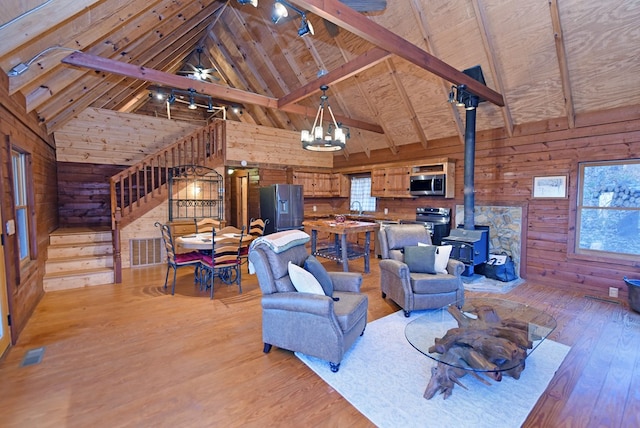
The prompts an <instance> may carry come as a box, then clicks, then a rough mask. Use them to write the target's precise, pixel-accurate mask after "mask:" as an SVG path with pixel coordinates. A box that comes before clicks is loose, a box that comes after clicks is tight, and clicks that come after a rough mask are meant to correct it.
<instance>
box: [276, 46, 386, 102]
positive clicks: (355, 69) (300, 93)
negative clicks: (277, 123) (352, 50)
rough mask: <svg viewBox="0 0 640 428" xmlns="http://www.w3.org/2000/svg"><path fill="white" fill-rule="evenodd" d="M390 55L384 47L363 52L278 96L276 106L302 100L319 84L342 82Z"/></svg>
mask: <svg viewBox="0 0 640 428" xmlns="http://www.w3.org/2000/svg"><path fill="white" fill-rule="evenodd" d="M390 56H391V54H390V53H389V52H387V51H385V50H384V49H380V48H373V49H371V50H370V51H369V52H365V53H363V54H362V55H360V56H359V57H357V58H355V59H354V60H352V61H349V62H348V63H346V64H342V65H341V66H340V67H338V68H336V69H335V70H332V71H330V72H329V73H327V74H325V75H324V76H322V77H320V78H318V79H317V80H314V81H313V82H310V83H308V84H306V85H304V86H303V87H301V88H298V89H296V90H295V91H293V92H291V93H289V94H287V95H285V96H284V97H282V98H280V99H279V100H278V106H279V107H280V108H282V107H284V106H286V105H289V104H293V103H296V102H298V101H300V100H303V99H305V98H307V97H309V96H311V95H313V94H316V93H318V92H320V86H322V85H333V84H335V83H338V82H342V81H343V80H345V79H348V78H350V77H352V76H353V75H355V74H357V73H360V72H362V71H363V70H366V69H368V68H370V67H373V66H374V65H376V64H379V63H380V62H381V61H384V60H385V59H387V58H388V57H390Z"/></svg>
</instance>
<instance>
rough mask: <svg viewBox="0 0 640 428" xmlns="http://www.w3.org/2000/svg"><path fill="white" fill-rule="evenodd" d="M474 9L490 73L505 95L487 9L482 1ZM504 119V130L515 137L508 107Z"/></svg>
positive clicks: (475, 0) (474, 3)
mask: <svg viewBox="0 0 640 428" xmlns="http://www.w3.org/2000/svg"><path fill="white" fill-rule="evenodd" d="M473 8H474V10H475V13H476V22H477V23H478V30H479V31H480V36H481V37H482V44H483V46H484V51H485V53H486V55H487V59H488V60H489V61H488V62H489V71H490V72H491V76H492V77H493V79H494V82H495V85H496V86H497V87H498V90H499V91H500V92H503V93H504V83H503V82H502V73H499V72H498V67H497V61H496V57H495V53H494V52H497V50H496V48H495V45H494V43H493V38H492V37H491V34H489V32H488V31H487V22H488V21H489V20H488V18H487V16H486V14H485V8H484V6H483V4H482V0H473ZM502 118H503V119H504V128H505V129H506V131H507V135H508V136H509V137H512V136H513V118H512V117H511V109H510V108H509V106H508V105H505V106H504V107H503V108H502Z"/></svg>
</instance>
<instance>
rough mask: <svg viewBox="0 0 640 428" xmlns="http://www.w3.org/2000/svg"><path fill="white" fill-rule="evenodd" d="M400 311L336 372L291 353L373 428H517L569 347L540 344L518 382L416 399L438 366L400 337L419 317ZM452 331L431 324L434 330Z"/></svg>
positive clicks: (467, 380) (469, 381) (473, 384)
mask: <svg viewBox="0 0 640 428" xmlns="http://www.w3.org/2000/svg"><path fill="white" fill-rule="evenodd" d="M433 313H434V311H414V312H412V313H411V317H410V318H405V316H404V315H403V312H402V311H398V312H396V313H394V314H391V315H388V316H386V317H384V318H381V319H379V320H376V321H373V322H371V323H369V324H367V328H366V330H365V332H364V335H363V336H361V337H360V338H358V340H357V341H356V343H355V344H354V346H353V347H352V348H351V349H350V350H349V351H348V352H347V354H346V355H345V357H344V359H343V360H342V363H341V365H340V370H339V371H338V372H337V373H332V372H331V370H330V369H329V364H328V363H327V362H326V361H322V360H319V359H317V358H313V357H309V356H306V355H302V354H300V353H296V356H297V357H298V358H300V360H302V361H303V362H304V363H305V364H306V365H307V366H309V367H310V368H311V369H312V370H313V371H314V372H316V373H317V374H318V375H319V376H320V377H321V378H322V379H323V380H324V381H325V382H327V383H328V384H329V385H330V386H331V387H332V388H334V389H335V390H336V391H337V392H339V393H340V394H341V395H342V396H343V397H344V398H345V399H346V400H347V401H349V402H350V403H351V404H352V405H353V406H354V407H355V408H356V409H358V411H360V412H361V413H362V414H363V415H364V416H366V417H367V418H368V419H369V420H371V422H373V423H374V424H375V425H377V426H379V427H381V428H385V427H399V426H401V427H458V428H460V427H474V428H481V427H490V428H497V427H500V428H502V427H519V426H521V425H522V423H523V422H524V420H525V419H526V417H527V415H528V414H529V412H530V411H531V409H532V408H533V406H534V405H535V403H536V402H537V401H538V398H539V397H540V395H541V394H542V393H543V392H544V390H545V389H546V387H547V385H548V384H549V381H550V380H551V379H552V378H553V375H554V373H555V372H556V370H557V369H558V367H560V364H561V363H562V361H563V360H564V358H565V356H566V355H567V353H568V352H569V349H570V348H569V347H568V346H566V345H562V344H559V343H557V342H553V341H550V340H545V341H544V342H542V344H540V345H539V346H538V348H537V349H536V350H535V351H534V352H533V353H532V354H531V355H530V356H529V358H527V360H526V369H525V370H524V371H523V372H522V374H521V376H520V379H519V380H515V379H513V378H511V377H507V376H505V377H503V379H502V382H494V381H491V385H485V384H483V383H481V382H480V381H479V380H477V379H475V378H474V377H473V376H471V375H466V376H464V377H463V378H462V379H461V381H462V383H463V384H464V385H465V386H466V387H467V388H468V389H464V388H462V387H460V386H457V385H456V386H455V388H454V390H453V394H452V395H451V396H450V397H449V398H447V399H446V400H444V399H443V398H442V395H436V396H435V397H434V398H432V399H431V400H426V399H424V398H423V397H422V395H423V394H424V390H425V388H426V386H427V383H428V382H429V379H430V378H431V367H432V366H434V365H435V364H436V363H435V361H433V360H431V359H430V358H427V357H426V356H424V355H423V354H421V353H419V352H418V351H417V350H415V349H414V348H413V347H412V346H411V345H410V344H409V343H408V342H407V340H406V339H405V337H404V327H405V325H406V324H407V323H408V322H410V321H412V320H414V319H416V317H418V316H421V315H423V314H433ZM450 327H455V322H452V321H450V320H442V319H440V320H439V319H435V320H434V329H439V331H446V330H447V329H448V328H450Z"/></svg>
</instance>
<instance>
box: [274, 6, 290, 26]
mask: <svg viewBox="0 0 640 428" xmlns="http://www.w3.org/2000/svg"><path fill="white" fill-rule="evenodd" d="M287 16H289V11H288V10H287V8H286V7H285V5H283V4H282V3H280V2H278V1H276V2H275V3H274V4H273V11H272V12H271V20H272V21H273V23H274V24H277V23H278V21H280V19H282V18H286V17H287Z"/></svg>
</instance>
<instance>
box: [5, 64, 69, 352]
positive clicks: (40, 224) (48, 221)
mask: <svg viewBox="0 0 640 428" xmlns="http://www.w3.org/2000/svg"><path fill="white" fill-rule="evenodd" d="M7 87H8V82H7V76H6V74H4V73H0V145H1V146H0V147H1V151H0V159H1V166H0V168H1V175H0V194H1V195H2V196H0V205H1V209H2V220H3V222H4V223H3V227H2V231H1V233H2V235H3V236H2V237H3V240H4V254H5V266H6V277H7V288H8V293H7V294H8V298H9V312H10V314H11V320H12V325H11V333H12V341H13V342H14V343H15V341H16V340H17V339H18V335H19V333H20V332H21V331H22V329H23V328H24V326H25V325H26V323H27V321H28V319H29V317H30V316H31V313H32V312H33V310H34V308H35V307H36V305H37V303H38V301H39V300H40V298H41V297H42V296H43V294H44V291H43V287H42V278H43V276H44V262H45V260H46V257H47V248H48V246H49V233H50V232H51V231H53V230H55V229H56V228H57V226H58V210H57V193H58V192H57V177H56V159H55V148H54V144H53V139H52V138H51V137H50V136H48V135H47V134H46V133H45V132H43V130H42V127H41V126H40V124H39V122H38V120H37V117H36V116H35V114H30V115H27V114H21V113H19V112H24V111H25V106H24V99H21V98H20V97H19V96H14V97H9V95H8V93H7V91H6V88H7ZM11 146H15V147H18V148H19V149H20V150H22V151H24V152H26V153H28V154H30V155H31V165H30V167H31V172H32V176H33V182H32V185H33V190H34V217H35V223H36V224H35V230H36V233H35V236H32V237H31V238H32V239H33V240H34V241H35V242H34V243H35V251H33V252H32V259H31V261H30V262H28V263H27V264H25V265H23V266H20V264H19V263H17V260H18V253H17V251H18V243H17V235H15V234H14V235H11V236H9V235H7V234H6V228H5V227H4V224H6V222H7V221H9V220H15V215H14V200H13V184H12V183H13V176H12V169H11Z"/></svg>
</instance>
